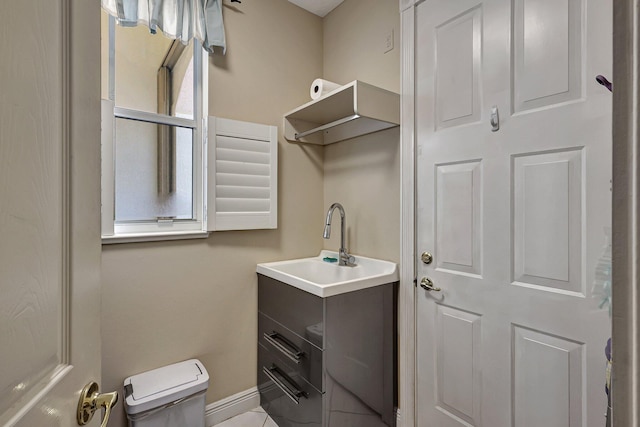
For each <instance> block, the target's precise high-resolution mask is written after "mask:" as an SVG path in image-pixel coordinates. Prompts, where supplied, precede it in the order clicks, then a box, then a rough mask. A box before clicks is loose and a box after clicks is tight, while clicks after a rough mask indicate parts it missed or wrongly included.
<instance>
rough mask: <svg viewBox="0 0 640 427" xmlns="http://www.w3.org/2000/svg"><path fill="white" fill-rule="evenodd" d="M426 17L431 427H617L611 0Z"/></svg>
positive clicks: (424, 301)
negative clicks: (600, 286) (599, 276)
mask: <svg viewBox="0 0 640 427" xmlns="http://www.w3.org/2000/svg"><path fill="white" fill-rule="evenodd" d="M414 13H415V32H416V37H415V73H416V77H415V85H416V101H415V102H416V104H415V123H416V135H417V153H416V159H417V160H416V167H417V171H416V176H417V178H416V179H417V181H416V185H417V233H416V234H417V235H416V249H417V251H418V255H420V254H421V253H422V252H429V253H431V254H432V256H433V261H432V262H431V263H430V264H426V263H423V262H422V261H421V260H420V259H419V260H418V261H417V262H418V265H417V266H416V272H417V277H418V288H417V291H416V292H417V293H416V310H417V314H416V319H417V324H416V336H417V344H416V346H417V347H416V348H417V353H416V370H417V394H416V410H417V425H418V426H420V427H426V426H433V427H449V426H456V427H457V426H484V427H507V426H516V427H556V426H557V427H584V426H589V427H591V426H593V427H596V426H598V427H600V426H604V425H605V419H604V414H605V410H606V395H605V391H604V389H605V355H604V347H605V344H606V340H607V338H608V337H609V336H610V321H609V317H608V311H607V310H606V309H599V308H598V305H599V303H600V301H599V299H598V296H597V295H595V294H596V292H594V291H593V290H592V287H593V283H594V280H596V276H595V271H596V268H597V267H598V261H599V259H600V257H601V255H602V252H603V247H604V245H605V243H606V236H605V230H606V228H607V227H610V201H611V195H610V175H611V173H610V172H611V171H610V164H611V143H610V140H611V130H610V129H611V128H610V123H611V117H610V116H611V94H610V93H609V92H608V91H607V90H606V89H605V88H604V87H602V86H600V85H598V84H597V83H596V81H595V76H596V75H598V74H603V75H606V76H609V77H610V76H611V68H612V67H611V43H612V42H611V32H612V28H611V20H612V15H611V1H603V0H486V1H482V0H456V1H450V0H426V1H423V2H417V4H416V5H415V10H414ZM494 106H495V107H496V109H497V112H498V115H499V129H498V130H495V131H492V126H491V124H490V122H491V113H492V110H493V107H494ZM418 258H420V256H418ZM425 277H426V278H429V279H431V280H432V282H433V285H434V287H436V288H440V290H425V289H423V288H421V287H420V281H421V279H422V278H425Z"/></svg>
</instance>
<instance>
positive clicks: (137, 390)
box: [124, 359, 209, 414]
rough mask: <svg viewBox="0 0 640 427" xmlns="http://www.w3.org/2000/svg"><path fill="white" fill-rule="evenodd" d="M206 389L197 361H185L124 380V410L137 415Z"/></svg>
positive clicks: (206, 376)
mask: <svg viewBox="0 0 640 427" xmlns="http://www.w3.org/2000/svg"><path fill="white" fill-rule="evenodd" d="M208 386H209V374H208V373H207V370H206V369H205V367H204V366H203V365H202V363H201V362H200V361H199V360H197V359H191V360H185V361H184V362H179V363H174V364H172V365H168V366H163V367H162V368H158V369H153V370H151V371H147V372H143V373H141V374H137V375H133V376H131V377H129V378H127V379H126V380H124V388H125V409H126V411H127V413H128V414H139V413H141V412H145V411H148V410H149V409H155V408H159V407H161V406H164V405H166V404H169V403H172V402H175V401H176V400H180V399H183V398H185V397H189V396H191V395H193V394H196V393H198V392H200V391H203V390H206V389H207V388H208Z"/></svg>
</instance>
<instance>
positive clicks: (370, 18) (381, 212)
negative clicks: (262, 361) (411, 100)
mask: <svg viewBox="0 0 640 427" xmlns="http://www.w3.org/2000/svg"><path fill="white" fill-rule="evenodd" d="M390 30H393V34H394V48H393V50H391V51H390V52H387V53H384V50H385V49H384V45H385V38H386V35H387V33H388V32H389V31H390ZM323 34H324V56H323V58H324V74H323V77H324V78H325V79H327V80H330V81H334V82H337V83H341V84H344V83H348V82H350V81H353V80H361V81H364V82H367V83H371V84H374V85H377V86H380V87H382V88H384V89H387V90H391V91H394V92H396V93H399V92H400V43H399V41H400V12H399V6H398V1H397V0H346V1H345V2H344V3H342V4H341V5H340V6H338V7H337V8H336V9H334V10H333V11H332V12H331V13H330V14H329V15H327V16H326V17H325V18H324V20H323ZM399 129H400V128H399V127H396V128H392V129H389V130H386V131H382V132H377V133H374V134H370V135H365V136H362V137H359V138H354V139H351V140H348V141H343V142H339V143H337V144H332V145H328V146H326V147H325V152H324V209H325V210H326V209H327V208H328V207H329V206H330V205H331V203H333V202H340V203H342V204H343V206H344V208H345V211H346V215H347V244H346V246H347V249H348V250H349V251H350V252H351V253H353V254H360V255H365V256H371V257H375V258H382V259H388V260H391V261H396V262H399V261H400V151H399V150H400V130H399ZM334 230H336V227H334ZM339 236H340V233H338V232H335V233H332V236H331V239H329V240H327V241H325V248H327V249H337V248H338V247H339V246H340V237H339Z"/></svg>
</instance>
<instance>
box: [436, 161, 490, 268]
mask: <svg viewBox="0 0 640 427" xmlns="http://www.w3.org/2000/svg"><path fill="white" fill-rule="evenodd" d="M435 170H436V179H435V186H436V189H435V193H436V217H435V222H436V225H435V228H436V239H435V240H436V252H438V254H439V256H438V259H437V264H436V265H437V266H438V268H439V269H441V270H442V269H444V270H448V271H449V272H450V273H460V274H474V275H478V276H479V275H481V274H482V253H481V251H482V229H481V218H480V214H481V212H482V209H481V197H482V193H481V189H482V164H481V163H480V162H479V161H471V162H463V163H454V164H444V165H435Z"/></svg>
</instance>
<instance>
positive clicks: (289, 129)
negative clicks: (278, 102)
mask: <svg viewBox="0 0 640 427" xmlns="http://www.w3.org/2000/svg"><path fill="white" fill-rule="evenodd" d="M398 125H400V95H398V94H397V93H394V92H390V91H388V90H385V89H382V88H379V87H376V86H373V85H370V84H367V83H363V82H361V81H358V80H354V81H353V82H351V83H349V84H346V85H344V86H342V87H341V88H340V89H336V90H335V91H333V92H330V93H328V94H326V95H324V96H322V97H320V98H318V99H316V100H313V101H311V102H307V103H306V104H304V105H302V106H300V107H298V108H296V109H295V110H293V111H290V112H289V113H287V114H285V116H284V137H285V138H286V139H287V140H288V141H291V142H301V143H307V144H316V145H328V144H333V143H335V142H339V141H343V140H345V139H349V138H355V137H356V136H361V135H366V134H368V133H372V132H377V131H380V130H383V129H388V128H391V127H395V126H398Z"/></svg>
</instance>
